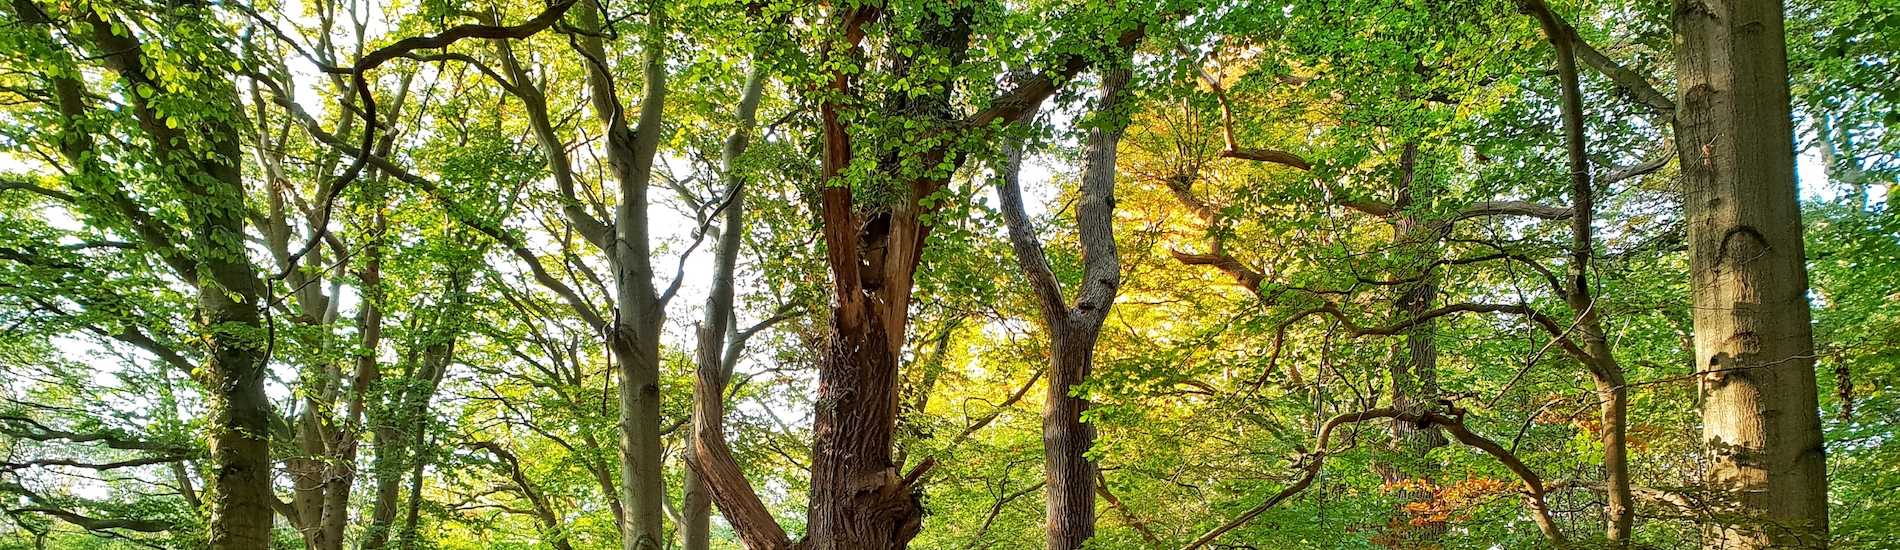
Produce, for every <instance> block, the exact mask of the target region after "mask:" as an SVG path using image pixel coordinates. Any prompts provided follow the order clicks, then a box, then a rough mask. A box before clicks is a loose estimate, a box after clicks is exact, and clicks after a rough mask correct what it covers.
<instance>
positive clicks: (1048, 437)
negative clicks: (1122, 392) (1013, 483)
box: [997, 68, 1130, 550]
mask: <svg viewBox="0 0 1900 550" xmlns="http://www.w3.org/2000/svg"><path fill="white" fill-rule="evenodd" d="M1129 77H1130V73H1129V71H1128V70H1127V69H1125V68H1114V69H1110V70H1107V71H1105V72H1104V75H1103V77H1102V90H1101V94H1102V95H1101V97H1100V98H1099V100H1098V101H1097V103H1096V106H1095V117H1094V118H1095V120H1094V121H1093V123H1094V124H1096V126H1095V127H1093V128H1091V129H1090V130H1089V132H1088V138H1087V140H1086V141H1085V142H1084V144H1083V167H1082V188H1081V197H1080V199H1079V200H1077V201H1076V206H1075V217H1076V232H1077V237H1078V238H1079V239H1080V240H1081V243H1080V244H1081V248H1082V263H1083V280H1082V281H1079V282H1078V284H1077V285H1076V291H1075V306H1074V307H1071V306H1069V305H1068V304H1066V303H1064V300H1063V297H1062V286H1061V283H1060V282H1059V281H1057V280H1056V276H1055V273H1054V272H1053V271H1052V270H1051V269H1050V268H1049V261H1048V258H1047V256H1045V255H1044V253H1043V248H1042V242H1041V240H1040V239H1039V238H1038V237H1037V236H1036V229H1035V227H1034V226H1033V225H1032V224H1031V223H1030V220H1029V216H1028V215H1027V214H1026V213H1025V212H1024V210H1023V199H1022V185H1021V182H1020V181H1018V177H1017V176H1018V174H1019V173H1020V168H1021V165H1022V154H1023V152H1022V150H1021V149H1020V148H1017V147H1014V146H1012V147H1010V148H1009V149H1008V151H1006V156H1007V166H1005V167H1004V169H1003V170H1002V172H1003V177H1002V178H1001V182H1000V184H999V186H998V188H997V195H998V196H999V197H1000V198H1001V202H1002V211H1003V217H1004V219H1005V220H1006V221H1007V222H1008V225H1009V240H1010V245H1011V248H1012V249H1013V250H1014V251H1015V255H1016V263H1017V265H1018V266H1020V267H1021V268H1022V270H1023V275H1024V277H1025V278H1026V279H1028V280H1029V286H1030V287H1031V288H1033V289H1034V290H1035V292H1036V298H1037V305H1038V306H1039V308H1040V310H1041V311H1042V318H1043V326H1044V327H1045V328H1046V330H1047V331H1048V333H1049V382H1048V394H1047V396H1046V397H1045V398H1044V401H1043V409H1042V444H1043V468H1044V476H1045V477H1046V478H1047V480H1048V486H1047V489H1046V490H1045V491H1044V493H1043V494H1044V496H1045V497H1046V504H1047V514H1048V517H1047V522H1046V524H1045V532H1044V534H1045V539H1046V541H1047V548H1050V549H1052V550H1056V549H1059V550H1073V549H1076V548H1081V547H1082V545H1083V544H1084V543H1086V542H1087V541H1088V539H1089V538H1091V537H1093V536H1095V493H1096V479H1097V477H1098V476H1097V474H1096V469H1095V463H1094V462H1093V461H1090V460H1089V459H1088V456H1087V454H1088V451H1089V448H1091V447H1093V446H1094V445H1095V427H1094V426H1093V425H1090V424H1088V423H1085V422H1083V421H1082V414H1083V413H1084V412H1087V411H1088V407H1089V402H1088V399H1087V398H1085V397H1082V396H1078V395H1075V393H1076V391H1077V388H1078V387H1079V386H1080V385H1081V384H1082V382H1083V381H1084V380H1087V379H1088V377H1089V373H1090V371H1091V370H1093V368H1094V363H1095V343H1096V341H1097V340H1098V339H1099V338H1100V337H1101V333H1102V323H1103V322H1104V321H1105V320H1106V319H1107V318H1108V312H1109V309H1110V308H1111V307H1113V306H1114V303H1115V294H1116V292H1117V291H1118V290H1119V289H1120V288H1121V260H1120V259H1119V258H1118V257H1117V255H1116V251H1115V231H1114V230H1115V227H1114V222H1115V153H1116V146H1117V145H1118V144H1120V142H1121V136H1122V129H1123V127H1124V123H1122V122H1120V120H1119V119H1120V118H1121V116H1122V114H1121V113H1120V112H1118V111H1119V109H1120V107H1121V105H1122V101H1123V98H1122V89H1123V88H1124V87H1126V86H1127V85H1128V80H1129Z"/></svg>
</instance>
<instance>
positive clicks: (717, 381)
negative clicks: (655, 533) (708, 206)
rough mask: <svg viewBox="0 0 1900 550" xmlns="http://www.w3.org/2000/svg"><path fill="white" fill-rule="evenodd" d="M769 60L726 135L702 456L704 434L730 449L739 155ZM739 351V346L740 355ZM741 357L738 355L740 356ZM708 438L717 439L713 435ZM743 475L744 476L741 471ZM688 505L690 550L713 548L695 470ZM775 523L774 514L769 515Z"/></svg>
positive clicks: (697, 373)
mask: <svg viewBox="0 0 1900 550" xmlns="http://www.w3.org/2000/svg"><path fill="white" fill-rule="evenodd" d="M766 70H767V64H766V63H765V62H764V60H763V59H754V60H753V62H752V69H751V73H750V74H748V75H747V76H746V82H745V87H744V89H743V90H741V92H740V94H739V105H738V107H737V109H736V111H737V112H736V114H737V117H736V118H737V119H738V121H739V126H738V127H737V128H734V129H733V130H732V135H730V136H727V137H726V143H725V147H724V148H723V149H722V150H721V151H720V155H719V157H720V158H719V164H720V167H721V168H722V169H723V170H724V171H725V174H724V176H725V180H726V195H727V196H726V197H725V203H724V205H723V206H722V207H721V208H724V211H723V212H722V214H723V215H724V217H725V220H724V222H723V223H722V224H720V228H719V243H718V245H717V246H716V247H715V248H714V250H713V274H712V275H713V279H712V289H711V290H710V291H709V292H708V293H707V296H706V319H705V320H704V321H703V322H702V323H701V324H700V326H699V353H698V355H697V357H696V361H697V364H696V365H695V366H694V374H693V425H692V428H691V429H690V430H689V432H688V433H689V435H688V436H687V437H688V440H689V443H688V448H690V449H693V451H694V452H693V458H691V459H690V460H698V454H699V451H698V448H699V447H698V440H699V438H700V437H702V434H713V433H715V432H718V433H719V436H718V437H720V438H721V440H722V441H721V442H720V445H719V446H721V447H724V446H725V445H724V442H723V439H724V431H725V426H726V410H725V399H726V385H727V384H729V383H730V382H731V380H732V371H730V370H728V366H727V365H728V364H729V363H728V361H727V349H726V343H727V337H728V335H729V334H730V333H731V332H732V331H731V330H730V329H731V327H732V326H733V305H732V302H733V277H734V275H735V272H736V271H737V269H738V264H739V249H740V247H741V246H742V245H744V243H745V183H746V182H745V178H744V177H743V176H741V175H740V174H739V172H738V170H739V168H738V166H737V163H738V160H739V156H740V155H743V154H745V150H746V146H747V145H748V144H749V143H750V142H751V140H752V129H753V126H754V125H756V124H757V123H758V114H759V99H760V96H761V95H762V94H763V93H764V91H765V79H766ZM736 352H737V350H734V353H733V354H734V355H736ZM734 359H736V357H734ZM707 437H711V436H710V435H707ZM740 475H743V473H741V474H740ZM683 492H684V493H685V495H684V501H685V502H684V503H682V504H681V506H680V508H681V510H680V516H681V519H682V521H681V522H680V526H679V531H680V539H681V540H680V543H681V546H682V547H683V548H684V549H685V550H707V548H709V547H710V546H711V544H712V539H711V536H712V535H711V533H712V531H711V516H712V494H711V493H710V492H709V490H708V488H707V487H706V486H705V483H704V482H703V480H701V479H700V476H699V473H698V472H696V471H695V470H694V469H693V468H688V469H687V471H686V480H685V491H683ZM765 519H766V520H768V521H772V520H771V517H770V516H769V515H768V516H767V517H766V518H765Z"/></svg>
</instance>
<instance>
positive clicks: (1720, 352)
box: [1674, 0, 1828, 550]
mask: <svg viewBox="0 0 1900 550" xmlns="http://www.w3.org/2000/svg"><path fill="white" fill-rule="evenodd" d="M1674 7H1675V18H1676V71H1677V83H1676V86H1677V90H1678V93H1679V94H1680V100H1679V101H1678V103H1677V106H1678V111H1677V112H1676V121H1675V127H1676V146H1677V148H1678V154H1677V158H1678V162H1680V164H1681V167H1682V182H1683V183H1682V186H1683V195H1684V197H1683V202H1684V209H1685V210H1686V212H1687V217H1688V222H1689V259H1690V292H1691V293H1692V294H1693V295H1694V303H1695V308H1694V310H1693V311H1694V321H1695V348H1696V365H1697V369H1698V373H1699V374H1700V384H1701V392H1702V400H1703V405H1702V425H1703V439H1704V443H1705V444H1706V446H1707V449H1708V454H1709V474H1708V488H1709V489H1710V490H1711V491H1712V492H1713V493H1714V494H1713V495H1712V496H1715V497H1717V498H1718V499H1719V500H1720V502H1719V505H1720V509H1719V510H1717V517H1718V518H1722V519H1721V523H1722V525H1719V526H1717V527H1714V528H1712V529H1710V531H1709V533H1708V539H1707V541H1706V542H1705V547H1707V548H1721V549H1737V550H1741V549H1754V548H1767V547H1796V548H1821V547H1825V546H1826V545H1827V528H1828V525H1827V498H1826V497H1827V462H1826V450H1825V449H1824V447H1823V446H1822V436H1821V420H1820V412H1819V408H1820V406H1819V396H1818V395H1817V389H1816V387H1815V374H1814V337H1813V332H1812V329H1811V328H1810V326H1809V318H1810V311H1809V307H1810V306H1809V304H1808V275H1807V265H1806V254H1805V252H1804V250H1803V243H1802V237H1801V209H1800V202H1799V197H1798V195H1797V192H1796V185H1795V170H1794V158H1795V148H1794V128H1793V123H1792V121H1791V111H1792V110H1791V108H1790V104H1789V92H1788V55H1787V41H1786V36H1785V31H1784V29H1783V22H1782V19H1783V15H1782V14H1783V8H1782V3H1781V2H1780V1H1779V0H1677V1H1676V2H1675V3H1674Z"/></svg>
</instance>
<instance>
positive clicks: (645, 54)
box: [578, 1, 668, 550]
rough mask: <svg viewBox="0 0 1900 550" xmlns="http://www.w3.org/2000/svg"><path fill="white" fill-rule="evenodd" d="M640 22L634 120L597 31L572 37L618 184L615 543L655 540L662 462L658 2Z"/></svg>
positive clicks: (588, 21)
mask: <svg viewBox="0 0 1900 550" xmlns="http://www.w3.org/2000/svg"><path fill="white" fill-rule="evenodd" d="M589 7H590V8H592V9H583V10H581V11H580V17H579V19H580V20H581V26H582V28H585V29H594V28H597V27H599V25H600V22H599V17H598V15H599V14H598V13H596V12H597V11H598V10H599V9H600V7H601V3H599V2H593V3H590V4H589ZM646 10H647V17H648V18H649V19H650V21H649V22H648V25H647V32H646V34H645V36H643V37H642V40H641V52H640V55H641V61H640V67H641V75H642V77H643V78H642V84H641V85H642V89H641V94H640V95H641V102H640V111H639V113H638V120H637V126H635V127H629V126H628V124H627V122H628V120H627V118H628V117H627V116H626V115H627V113H626V112H625V111H626V108H625V107H624V106H623V105H622V104H621V102H620V99H619V97H618V95H617V92H616V91H615V85H614V76H613V73H612V71H611V69H610V68H609V67H608V66H607V63H609V59H608V58H607V55H606V48H605V46H604V45H603V43H602V40H601V38H600V37H599V36H597V35H588V36H585V37H582V38H580V48H578V50H579V51H580V52H581V55H582V57H583V59H582V60H581V61H582V63H583V64H585V65H586V66H587V83H588V87H589V90H590V93H591V96H592V98H591V99H592V102H593V106H594V114H595V116H596V118H598V119H599V120H600V123H601V125H602V133H603V134H604V135H605V137H606V156H607V165H608V168H609V171H610V172H612V175H613V178H614V182H615V183H616V184H617V185H618V194H619V199H620V200H619V202H618V204H616V205H615V206H614V220H613V225H612V227H611V229H612V233H611V240H610V242H608V243H606V244H607V247H606V249H605V250H604V252H606V254H607V262H608V265H609V266H610V269H611V271H612V279H613V281H612V284H613V287H614V291H613V292H614V304H615V305H616V307H617V309H616V311H615V312H614V316H613V319H612V320H610V321H609V322H608V323H607V326H605V327H603V332H604V333H605V337H606V340H607V346H608V349H609V350H610V351H612V353H613V359H614V369H615V373H616V374H617V375H618V376H619V383H618V385H617V391H618V395H619V402H620V422H619V433H620V501H621V502H622V506H623V507H624V514H625V518H624V520H623V521H622V522H621V525H620V527H621V548H623V549H624V550H650V549H657V548H660V547H662V546H663V543H662V542H661V541H663V540H664V539H665V531H664V530H663V523H662V522H663V520H664V519H665V517H666V512H665V498H666V493H665V487H664V482H665V477H664V476H665V471H664V467H665V465H664V463H663V462H662V460H661V458H662V457H661V450H662V447H661V442H660V435H661V434H660V330H661V328H662V325H663V324H664V322H665V320H666V319H665V304H664V303H663V302H662V301H661V300H660V297H659V293H658V291H657V290H656V289H655V288H654V286H653V261H652V255H651V254H650V252H651V249H650V248H651V245H650V244H649V242H648V231H649V228H648V227H647V221H648V220H647V207H648V196H647V193H648V188H649V187H650V186H649V183H650V182H651V181H652V177H653V158H654V154H655V153H656V152H657V151H658V149H659V143H660V133H661V131H662V128H661V126H660V125H661V122H662V120H661V117H662V114H663V113H664V112H665V105H666V86H667V84H666V64H665V60H666V50H665V43H666V38H665V32H666V31H665V29H666V28H667V26H668V24H667V14H666V3H664V2H658V1H654V2H648V3H647V8H646Z"/></svg>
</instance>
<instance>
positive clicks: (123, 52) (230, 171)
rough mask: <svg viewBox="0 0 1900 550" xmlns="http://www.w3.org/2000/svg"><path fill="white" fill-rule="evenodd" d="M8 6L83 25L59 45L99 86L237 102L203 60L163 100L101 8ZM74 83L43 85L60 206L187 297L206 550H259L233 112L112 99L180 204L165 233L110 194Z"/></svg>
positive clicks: (267, 502) (264, 524) (258, 328)
mask: <svg viewBox="0 0 1900 550" xmlns="http://www.w3.org/2000/svg"><path fill="white" fill-rule="evenodd" d="M9 7H10V8H11V9H12V10H13V11H14V12H15V16H16V17H18V18H19V20H20V21H25V22H28V23H32V24H38V25H43V26H48V27H50V26H51V25H52V24H53V20H52V18H51V17H49V12H48V11H47V10H49V9H55V10H69V11H66V12H64V13H62V15H63V16H66V17H71V18H72V19H73V20H75V21H80V22H84V23H86V24H87V26H88V27H90V32H89V33H87V32H80V31H73V32H72V33H70V34H67V35H66V36H67V38H68V39H69V40H71V41H72V42H73V43H74V44H77V47H79V48H82V49H90V50H92V51H91V52H83V51H75V52H73V53H74V55H75V57H82V58H87V59H88V60H90V61H97V62H101V63H102V64H103V65H104V66H105V68H106V69H107V70H109V71H110V75H109V77H110V78H108V79H106V80H105V82H107V83H112V82H117V83H119V84H121V85H123V86H125V87H126V89H128V90H129V89H133V88H139V89H147V90H168V92H167V93H169V94H179V95H180V96H181V97H188V96H190V95H197V96H199V97H196V98H194V99H193V100H194V101H203V102H205V103H206V104H207V105H226V106H228V105H235V104H237V88H236V85H235V84H234V83H233V81H232V80H231V78H230V76H229V75H228V74H226V73H225V72H224V71H223V70H222V66H221V65H219V64H217V63H213V64H209V65H201V64H200V62H201V61H203V59H198V60H195V61H192V62H191V63H190V64H189V68H190V69H191V70H192V71H194V72H197V74H201V75H202V76H203V77H204V78H201V79H198V80H197V81H195V82H192V83H189V84H184V83H177V87H176V88H175V90H176V91H170V90H174V88H172V87H171V86H172V85H173V84H174V83H172V82H168V81H167V80H165V79H166V78H167V77H165V76H154V73H152V72H149V71H148V68H147V66H146V64H147V60H146V58H145V53H144V52H145V51H146V50H145V48H144V44H142V43H141V41H140V39H139V38H138V37H137V36H136V35H135V34H133V32H132V31H131V30H130V27H127V26H124V25H121V24H116V23H118V21H116V17H115V16H114V15H112V14H111V13H109V12H107V11H104V9H103V8H100V9H94V8H93V7H91V6H87V7H84V8H79V9H73V6H63V7H60V8H47V7H43V6H40V5H38V4H36V3H34V2H32V1H31V0H13V2H11V4H10V6H9ZM174 15H175V16H176V17H178V18H179V22H178V24H180V25H199V24H202V22H203V19H205V18H208V17H209V16H210V14H208V13H207V12H206V11H205V9H204V8H203V7H202V6H190V7H180V8H178V10H177V11H176V12H174ZM108 19H112V21H108ZM115 29H116V30H115ZM60 47H68V46H66V45H61V46H60ZM76 74H79V73H77V72H71V73H66V74H64V75H58V74H56V75H54V76H52V77H50V78H49V79H48V80H50V81H51V83H52V85H53V86H52V87H53V92H54V96H55V98H54V99H55V100H56V103H57V108H58V111H59V113H58V114H59V117H58V119H57V120H58V124H59V127H58V128H55V129H54V131H59V132H60V133H61V134H62V135H61V136H60V137H59V138H57V139H56V140H55V141H56V142H57V143H58V147H59V152H60V154H61V157H62V158H63V159H64V160H65V161H66V163H67V164H68V166H67V167H66V168H67V169H66V172H67V173H68V174H70V175H69V176H68V185H69V186H70V188H71V189H72V190H73V193H72V195H73V196H75V197H79V198H80V199H81V200H77V201H74V200H73V197H68V198H67V199H66V200H68V202H73V206H74V207H76V208H78V209H79V211H80V212H82V213H84V214H86V215H90V216H97V217H99V218H100V219H104V220H111V221H112V222H113V223H114V225H116V226H118V227H115V229H121V230H123V231H124V232H125V234H126V235H127V236H128V238H133V239H134V240H135V241H136V242H135V246H136V247H137V248H138V249H139V250H141V251H143V252H145V253H148V254H150V255H151V256H152V257H154V258H156V259H158V260H159V262H160V263H161V264H163V265H164V266H165V267H167V268H169V269H170V270H171V273H172V275H173V276H175V277H177V278H178V280H180V281H181V282H183V284H185V285H188V286H189V287H191V288H192V290H193V291H195V294H196V296H195V310H196V311H195V313H194V315H193V317H192V322H193V324H194V327H195V330H197V331H199V333H200V336H199V338H198V341H199V342H200V343H201V345H202V346H203V348H204V349H203V351H204V356H203V357H204V358H203V360H202V362H201V363H200V364H199V365H197V371H196V372H194V373H192V376H193V378H194V379H195V380H196V381H197V382H198V384H199V385H200V386H201V387H202V388H203V389H204V393H205V400H206V401H207V405H208V408H209V411H208V414H207V422H206V435H207V438H208V439H209V443H210V445H209V451H210V456H209V458H210V460H211V469H210V470H211V480H210V484H209V485H210V489H211V493H210V495H208V496H209V500H210V502H211V506H210V513H211V517H210V521H209V523H208V525H209V532H208V535H207V541H206V543H207V546H208V547H209V548H212V549H214V550H262V549H264V548H268V547H269V545H270V530H271V521H272V514H273V511H272V507H271V504H272V503H275V502H277V497H276V495H275V494H274V493H273V492H272V490H271V483H270V481H271V467H272V465H271V458H270V421H271V416H272V412H271V404H270V398H269V396H268V395H266V394H265V393H264V379H265V378H266V376H267V375H268V365H267V357H266V352H265V350H266V342H265V338H264V337H263V336H264V334H266V329H265V323H264V320H263V309H262V301H263V300H262V297H263V295H264V288H265V282H264V281H263V280H262V279H261V278H260V277H259V275H258V270H257V268H256V266H254V265H253V264H252V263H251V262H250V260H249V259H248V256H249V254H248V251H247V250H246V244H245V240H244V236H245V235H246V234H247V227H246V223H245V216H246V213H247V211H248V209H247V208H246V205H245V204H244V202H243V200H244V197H245V195H246V192H245V188H244V181H243V174H242V171H241V167H240V165H239V162H240V159H242V158H243V152H242V149H241V146H242V139H243V136H242V135H241V133H240V132H239V129H238V127H236V126H235V125H234V124H233V121H235V120H237V119H238V118H239V116H240V115H239V114H237V113H231V112H212V113H206V116H201V117H191V118H182V117H181V118H168V117H167V114H165V113H161V112H160V111H159V110H158V108H157V107H155V106H154V105H153V102H152V101H151V99H150V97H149V96H150V95H153V94H132V93H124V94H123V99H122V101H124V102H125V103H127V104H128V106H129V109H128V110H129V111H130V112H131V115H132V116H133V117H134V118H135V119H136V121H137V123H138V126H137V128H138V129H137V131H136V132H138V133H142V134H144V135H143V136H142V137H143V140H142V141H144V143H135V144H134V145H133V146H134V147H145V146H148V145H149V148H150V150H149V151H145V152H144V153H145V154H149V155H150V157H149V158H151V159H154V162H156V163H157V164H158V165H159V166H158V167H159V168H162V170H159V171H160V172H163V173H164V174H166V175H165V176H164V177H163V179H162V180H161V181H160V182H159V183H161V184H163V185H166V186H173V187H174V189H175V190H176V192H177V193H178V194H179V198H181V199H182V200H184V201H186V204H189V205H190V207H189V209H190V210H191V212H192V215H191V216H189V217H187V218H186V220H185V221H186V224H187V225H185V226H183V227H175V226H172V225H171V224H169V223H167V222H165V221H164V220H163V219H162V218H158V217H155V216H153V215H152V214H151V212H152V211H154V210H157V209H158V208H160V207H161V206H160V205H152V204H143V203H141V202H139V201H140V200H158V199H157V198H153V197H148V196H145V195H136V196H135V195H133V194H131V193H128V191H129V190H130V189H129V188H127V187H122V186H126V185H127V184H126V183H124V182H121V181H117V179H116V178H115V177H114V176H113V175H112V174H110V173H109V172H107V171H106V170H105V169H104V166H102V165H101V164H100V163H99V160H98V159H100V158H106V157H110V156H112V155H110V154H106V153H105V152H102V151H96V150H95V149H94V145H95V141H97V140H95V137H94V136H93V135H92V134H91V133H90V132H89V130H87V127H88V126H89V125H87V124H83V123H82V122H83V121H84V119H85V118H87V117H88V115H87V113H88V112H89V111H91V110H92V109H94V108H95V107H94V106H90V105H87V104H86V101H87V98H88V97H89V93H88V91H87V90H86V86H87V83H86V82H83V81H81V80H79V79H76V78H73V75H76ZM113 93H114V94H118V93H119V92H117V91H115V92H113ZM167 99H169V98H167ZM207 108H208V109H211V108H213V107H207ZM187 133H191V134H195V139H190V140H187V139H186V138H185V136H186V135H187ZM113 141H117V140H113ZM159 195H161V196H162V195H163V194H162V193H161V194H159Z"/></svg>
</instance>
